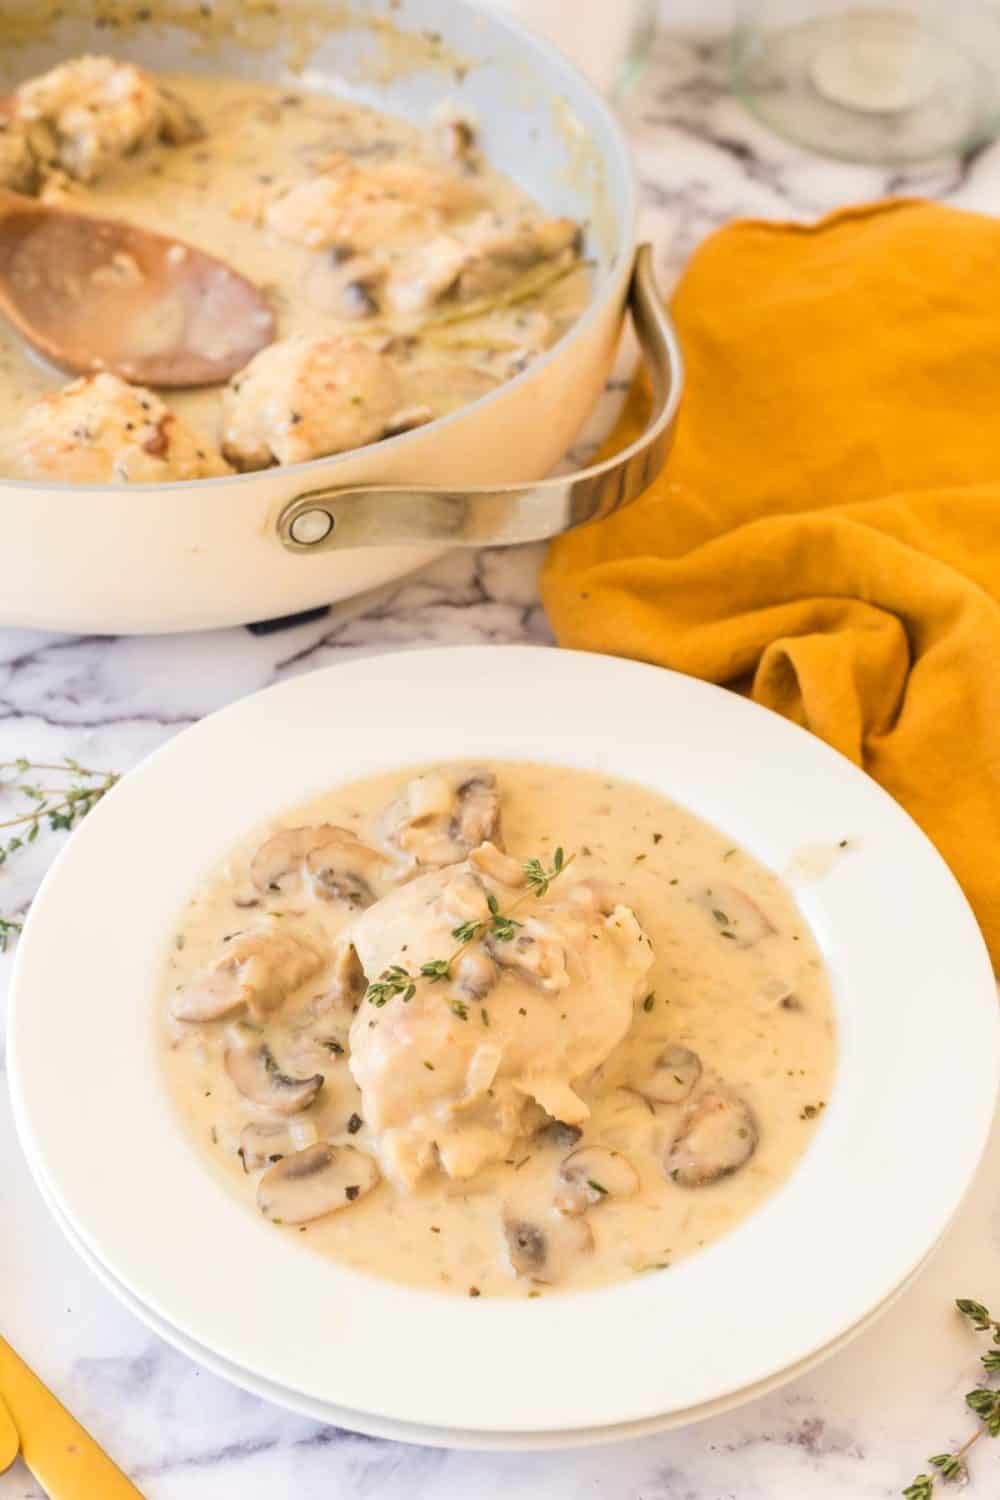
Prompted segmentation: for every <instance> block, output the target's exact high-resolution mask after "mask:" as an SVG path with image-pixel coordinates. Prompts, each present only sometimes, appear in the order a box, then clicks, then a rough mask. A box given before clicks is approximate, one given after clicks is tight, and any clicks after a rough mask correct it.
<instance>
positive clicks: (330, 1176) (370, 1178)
mask: <svg viewBox="0 0 1000 1500" xmlns="http://www.w3.org/2000/svg"><path fill="white" fill-rule="evenodd" d="M378 1180H379V1170H378V1167H377V1166H376V1165H375V1162H374V1161H373V1160H372V1158H371V1157H370V1156H368V1155H367V1154H366V1153H365V1152H364V1151H358V1150H357V1148H356V1147H354V1146H331V1145H329V1144H328V1143H327V1142H326V1141H319V1142H317V1144H316V1145H315V1146H307V1147H306V1149H305V1150H304V1151H296V1152H294V1153H293V1154H292V1155H291V1156H286V1157H285V1158H284V1159H283V1160H282V1161H279V1162H277V1163H276V1164H275V1165H274V1166H273V1167H271V1168H269V1170H268V1171H266V1172H265V1173H264V1175H263V1177H262V1178H261V1179H260V1182H259V1183H258V1185H257V1207H258V1208H259V1209H260V1211H261V1213H262V1214H263V1215H264V1217H265V1219H270V1220H271V1222H272V1223H273V1224H306V1223H308V1222H309V1220H310V1219H321V1218H322V1217H323V1216H324V1215H325V1214H332V1213H336V1212H337V1210H338V1209H340V1208H346V1207H347V1206H348V1204H350V1203H355V1202H357V1200H358V1199H359V1198H361V1197H363V1196H364V1194H365V1193H367V1192H370V1191H371V1189H372V1188H373V1187H374V1186H375V1184H376V1183H377V1182H378Z"/></svg>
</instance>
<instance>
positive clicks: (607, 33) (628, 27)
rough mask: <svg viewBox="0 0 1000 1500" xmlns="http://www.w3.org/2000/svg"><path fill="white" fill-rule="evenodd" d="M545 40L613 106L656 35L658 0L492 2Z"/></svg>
mask: <svg viewBox="0 0 1000 1500" xmlns="http://www.w3.org/2000/svg"><path fill="white" fill-rule="evenodd" d="M492 3H493V4H494V5H495V6H496V7H497V8H498V9H499V10H505V11H508V12H509V13H510V14H511V15H512V16H515V17H516V18H517V19H518V20H519V21H523V22H524V24H525V25H526V26H530V27H531V28H532V29H533V30H535V31H537V32H539V33H541V35H542V36H546V37H548V39H549V41H551V42H554V43H555V45H556V46H557V47H559V48H561V49H562V51H563V52H565V53H566V55H567V57H569V58H571V59H572V60H573V62H575V63H576V65H577V67H578V68H579V69H580V70H581V72H583V73H586V75H587V77H588V78H589V79H590V81H591V83H595V84H596V85H597V87H598V88H599V89H600V90H601V92H602V93H603V94H607V95H608V97H609V98H611V99H612V100H614V101H615V102H616V103H618V102H620V101H621V100H622V99H623V98H624V97H625V96H626V95H627V94H628V93H629V92H630V91H631V89H632V88H633V86H634V84H635V82H636V80H637V78H638V76H639V74H640V72H641V70H642V67H643V66H644V64H645V61H646V58H647V56H648V55H649V51H650V48H651V46H652V43H653V37H654V35H655V32H656V17H657V11H658V5H657V0H583V3H582V4H581V3H580V0H492Z"/></svg>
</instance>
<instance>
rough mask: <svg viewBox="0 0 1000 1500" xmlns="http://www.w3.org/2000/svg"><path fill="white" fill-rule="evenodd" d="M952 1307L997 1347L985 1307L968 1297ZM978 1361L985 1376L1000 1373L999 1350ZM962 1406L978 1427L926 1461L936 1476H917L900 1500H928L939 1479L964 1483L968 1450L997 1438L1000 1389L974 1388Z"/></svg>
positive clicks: (998, 1327) (995, 1328)
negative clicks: (952, 1447)
mask: <svg viewBox="0 0 1000 1500" xmlns="http://www.w3.org/2000/svg"><path fill="white" fill-rule="evenodd" d="M955 1306H956V1307H957V1308H958V1310H959V1312H960V1313H961V1314H962V1317H963V1318H966V1319H967V1320H968V1322H969V1323H970V1324H971V1325H972V1327H973V1328H974V1329H975V1331H976V1332H977V1333H990V1334H992V1335H993V1344H994V1346H1000V1321H998V1320H997V1319H996V1318H994V1317H993V1316H992V1315H991V1313H990V1310H989V1308H988V1307H984V1306H983V1304H982V1303H981V1302H974V1301H973V1300H972V1298H971V1297H959V1298H958V1300H957V1301H956V1303H955ZM980 1360H981V1362H982V1366H983V1369H984V1370H985V1371H986V1373H987V1375H993V1374H996V1372H997V1371H998V1370H1000V1347H994V1348H992V1349H987V1351H986V1353H985V1354H982V1355H980ZM965 1404H966V1406H967V1407H968V1408H969V1410H970V1411H973V1412H975V1414H976V1416H977V1417H978V1418H979V1426H978V1427H977V1428H976V1430H975V1431H974V1432H973V1433H972V1434H971V1435H970V1436H969V1437H967V1438H966V1440H965V1442H964V1443H963V1444H962V1445H961V1447H959V1448H956V1449H955V1450H954V1452H953V1453H935V1454H934V1455H933V1457H931V1458H929V1459H928V1460H927V1462H928V1463H929V1464H930V1465H931V1467H932V1468H933V1469H936V1470H937V1473H935V1474H918V1475H917V1477H916V1478H915V1479H914V1481H913V1483H912V1484H908V1485H907V1486H906V1489H905V1490H904V1491H903V1500H931V1497H932V1496H933V1494H934V1488H935V1485H936V1483H937V1481H938V1479H943V1480H945V1481H946V1482H955V1483H958V1484H965V1483H967V1481H968V1478H969V1469H968V1465H967V1463H966V1459H967V1457H968V1454H969V1450H970V1449H971V1448H972V1447H973V1446H974V1444H976V1443H978V1442H979V1439H980V1438H981V1437H983V1436H984V1435H988V1436H989V1437H994V1438H995V1437H1000V1388H995V1387H992V1386H988V1385H980V1386H977V1387H976V1388H975V1390H973V1391H969V1392H968V1393H967V1394H966V1397H965Z"/></svg>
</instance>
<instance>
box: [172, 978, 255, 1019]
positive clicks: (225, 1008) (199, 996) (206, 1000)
mask: <svg viewBox="0 0 1000 1500" xmlns="http://www.w3.org/2000/svg"><path fill="white" fill-rule="evenodd" d="M248 999H249V992H248V990H247V986H246V985H245V984H243V982H242V981H241V979H240V976H239V974H238V972H237V971H236V970H235V969H233V970H230V971H228V972H218V973H214V974H213V973H211V972H209V973H205V974H199V975H196V976H195V978H194V979H192V980H191V982H190V984H186V985H184V986H183V988H181V989H179V990H178V991H177V993H176V994H175V995H174V997H173V999H172V1000H171V1002H170V1014H171V1015H172V1016H173V1018H174V1020H175V1021H224V1020H226V1019H227V1017H229V1016H234V1015H236V1013H237V1011H240V1010H242V1009H243V1007H244V1006H245V1005H246V1003H247V1000H248Z"/></svg>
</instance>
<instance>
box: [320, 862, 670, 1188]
mask: <svg viewBox="0 0 1000 1500" xmlns="http://www.w3.org/2000/svg"><path fill="white" fill-rule="evenodd" d="M488 847H489V846H483V848H484V850H487V849H488ZM482 853H483V851H480V850H475V851H473V857H472V859H470V860H467V861H464V862H462V863H461V864H458V865H453V866H450V867H448V868H446V869H441V870H437V871H434V872H433V873H430V874H426V875H422V876H420V877H419V878H417V879H416V880H414V881H412V882H411V883H410V884H408V885H404V886H402V887H400V888H399V889H397V890H395V891H394V892H392V894H391V895H389V896H387V897H386V898H385V899H384V900H382V901H379V902H377V903H376V904H375V905H374V906H372V907H370V908H369V909H368V910H367V911H366V912H364V913H363V914H362V915H361V916H359V917H358V918H357V919H356V920H355V921H354V922H353V923H352V924H351V927H350V928H349V933H350V937H351V941H352V942H353V944H354V947H355V949H356V951H357V954H358V957H359V959H360V961H361V965H362V968H363V969H364V971H365V975H366V977H367V979H368V981H369V983H370V984H371V983H372V982H373V981H377V980H378V978H379V977H380V976H382V975H384V974H385V973H386V972H387V971H393V970H394V971H395V973H396V975H397V976H398V975H399V974H401V973H403V972H404V971H405V973H406V974H408V975H419V974H420V971H421V968H422V966H424V965H427V964H431V963H433V962H434V961H436V960H440V959H441V958H446V957H447V956H448V955H449V954H452V953H454V951H455V949H456V946H457V944H459V943H461V941H462V935H461V934H459V935H456V929H462V928H463V924H466V925H465V929H464V930H465V932H466V933H468V931H469V930H470V929H469V926H468V924H470V923H474V924H476V936H475V937H474V938H473V940H472V941H470V942H468V943H467V944H466V945H465V946H464V947H462V950H461V952H460V954H459V955H458V956H457V957H456V958H454V959H453V960H452V961H451V963H450V965H449V966H448V971H447V974H446V975H444V976H443V977H441V978H440V979H439V980H435V979H434V978H433V977H431V978H428V977H424V978H422V979H420V980H419V982H418V983H416V984H415V985H413V986H412V992H411V986H410V985H408V984H405V983H404V985H403V987H402V988H399V987H397V988H396V992H395V993H390V994H389V996H388V998H386V999H385V1000H384V1003H382V1004H381V1005H380V1004H378V1003H377V1001H378V1000H379V999H382V998H383V995H382V994H380V993H379V992H378V991H376V993H375V996H374V997H373V996H372V994H371V992H369V997H368V999H366V1000H365V1002H364V1003H363V1004H362V1005H361V1006H360V1008H359V1010H358V1012H357V1015H356V1016H355V1018H354V1021H353V1024H352V1027H351V1071H352V1073H353V1074H354V1078H355V1081H356V1082H357V1084H358V1086H359V1087H360V1089H361V1092H362V1097H363V1100H364V1114H365V1119H366V1120H367V1121H368V1123H369V1125H370V1126H371V1128H372V1130H373V1132H374V1134H375V1137H376V1140H377V1143H378V1149H379V1152H380V1155H381V1158H382V1166H383V1170H384V1171H385V1172H386V1173H387V1175H389V1176H391V1177H394V1178H395V1179H396V1180H397V1181H400V1182H402V1183H404V1184H406V1185H412V1184H413V1183H415V1182H416V1181H418V1180H419V1178H420V1177H421V1176H422V1175H423V1174H424V1173H425V1172H427V1171H429V1170H431V1169H432V1168H434V1167H436V1166H438V1165H440V1167H441V1168H442V1170H443V1171H444V1172H445V1173H446V1174H447V1175H448V1176H449V1177H453V1178H468V1177H471V1176H472V1175H473V1174H474V1173H476V1172H477V1171H479V1169H480V1168H481V1167H483V1166H484V1165H486V1164H487V1163H489V1162H494V1161H498V1160H500V1159H502V1158H503V1157H504V1156H505V1154H506V1153H507V1152H508V1151H509V1149H510V1146H511V1144H512V1143H513V1141H514V1140H515V1139H516V1138H517V1136H519V1135H521V1134H523V1133H525V1132H526V1131H527V1130H529V1129H532V1128H535V1127H536V1126H537V1125H538V1124H539V1123H540V1122H541V1120H542V1119H543V1115H542V1111H544V1114H545V1115H549V1116H551V1117H553V1118H554V1119H557V1120H562V1121H564V1122H566V1123H568V1124H576V1123H578V1122H580V1121H582V1120H584V1119H586V1118H587V1115H588V1109H587V1106H586V1104H585V1103H584V1101H583V1100H582V1099H581V1098H580V1096H579V1094H578V1093H577V1092H576V1091H575V1089H574V1084H575V1083H577V1082H579V1081H580V1080H582V1079H584V1078H586V1077H587V1076H588V1075H589V1074H590V1073H592V1072H593V1070H594V1069H595V1068H596V1067H598V1066H599V1064H600V1063H602V1062H603V1061H604V1060H605V1058H606V1057H607V1056H608V1054H609V1053H610V1052H611V1050H612V1049H613V1048H614V1047H615V1046H616V1045H617V1044H618V1043H619V1042H620V1041H621V1040H622V1038H623V1037H624V1035H625V1033H626V1032H627V1031H628V1029H629V1027H630V1025H631V1022H632V1018H633V1012H634V1003H635V1000H636V999H637V997H638V996H639V995H640V994H641V993H642V992H643V988H644V979H645V976H646V974H647V973H648V970H649V968H650V965H651V963H652V959H653V954H652V948H651V945H650V942H649V939H648V938H647V937H646V935H645V934H644V933H643V931H642V929H641V927H640V926H639V923H638V921H637V919H636V917H635V914H634V913H633V912H632V911H631V910H630V908H628V907H625V906H614V907H609V904H608V903H607V902H605V901H603V900H602V898H601V894H600V892H599V891H598V889H597V888H596V887H593V886H590V885H588V884H586V883H581V884H579V885H577V886H575V887H572V888H570V889H569V890H567V891H562V892H559V893H558V894H555V893H552V894H549V895H548V896H547V897H546V898H544V899H541V900H539V899H536V897H535V896H534V894H533V892H532V891H530V890H527V889H526V887H525V885H524V882H523V875H522V874H521V872H520V869H519V867H518V866H517V865H516V864H515V862H514V861H513V860H509V859H508V858H507V857H506V856H502V855H497V851H493V855H494V858H492V859H491V858H487V859H485V860H484V859H483V857H482ZM477 856H479V857H478V858H477ZM487 867H488V869H489V870H490V871H495V872H496V873H488V870H487ZM498 877H502V878H498ZM515 911H516V915H515ZM498 914H499V915H498ZM505 914H509V918H507V917H506V916H505ZM391 988H392V986H390V989H391Z"/></svg>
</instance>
